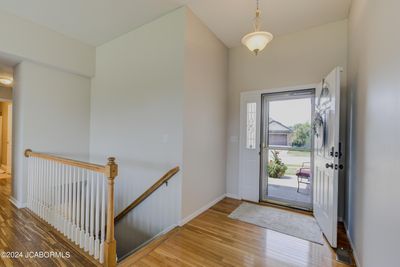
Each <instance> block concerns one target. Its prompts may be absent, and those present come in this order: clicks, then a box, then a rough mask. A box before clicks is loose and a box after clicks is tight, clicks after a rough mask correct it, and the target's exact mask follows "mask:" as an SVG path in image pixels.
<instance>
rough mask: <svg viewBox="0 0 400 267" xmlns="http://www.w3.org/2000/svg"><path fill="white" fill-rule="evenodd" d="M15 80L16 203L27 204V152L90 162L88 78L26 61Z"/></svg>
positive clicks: (21, 65) (14, 164) (15, 73)
mask: <svg viewBox="0 0 400 267" xmlns="http://www.w3.org/2000/svg"><path fill="white" fill-rule="evenodd" d="M14 81H15V84H14V88H13V138H12V140H13V151H12V153H13V155H14V157H13V161H12V165H13V168H12V169H13V174H14V175H13V190H12V198H13V201H14V203H16V204H17V205H24V203H25V202H26V189H27V161H26V159H25V157H24V154H23V153H24V151H25V149H27V148H31V149H33V150H35V151H41V152H46V153H54V154H58V155H61V156H65V157H72V158H75V159H80V160H88V154H89V125H90V79H87V78H85V77H82V76H79V75H74V74H71V73H67V72H63V71H60V70H56V69H52V68H48V67H46V66H43V65H38V64H34V63H31V62H22V63H20V64H18V65H17V67H16V68H15V72H14Z"/></svg>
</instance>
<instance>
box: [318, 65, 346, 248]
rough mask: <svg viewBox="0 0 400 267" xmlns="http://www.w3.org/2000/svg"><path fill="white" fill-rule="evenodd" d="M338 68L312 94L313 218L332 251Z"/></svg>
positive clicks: (337, 165)
mask: <svg viewBox="0 0 400 267" xmlns="http://www.w3.org/2000/svg"><path fill="white" fill-rule="evenodd" d="M340 75H341V68H339V67H337V68H335V69H334V70H333V71H332V72H331V73H329V75H328V76H326V77H325V79H324V80H323V82H321V83H320V84H319V85H318V86H317V88H316V91H315V118H314V122H313V128H314V160H315V162H314V198H313V199H314V203H313V209H314V216H315V218H316V220H317V222H318V224H319V225H320V227H321V229H322V232H323V233H324V235H325V236H326V238H327V240H328V241H329V243H330V244H331V246H332V247H336V246H337V212H338V180H339V175H338V173H339V170H340V169H341V168H342V166H341V165H340V162H339V159H340V156H341V153H342V151H340V150H341V148H340V145H339V123H340V120H339V117H340V113H339V112H340Z"/></svg>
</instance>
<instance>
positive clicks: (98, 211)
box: [94, 173, 100, 259]
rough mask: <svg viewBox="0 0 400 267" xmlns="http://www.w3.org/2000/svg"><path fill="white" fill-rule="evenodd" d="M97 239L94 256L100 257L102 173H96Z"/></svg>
mask: <svg viewBox="0 0 400 267" xmlns="http://www.w3.org/2000/svg"><path fill="white" fill-rule="evenodd" d="M95 224H96V227H95V232H94V233H95V241H94V258H95V259H98V258H99V250H100V240H99V232H100V225H99V224H100V175H99V173H96V219H95Z"/></svg>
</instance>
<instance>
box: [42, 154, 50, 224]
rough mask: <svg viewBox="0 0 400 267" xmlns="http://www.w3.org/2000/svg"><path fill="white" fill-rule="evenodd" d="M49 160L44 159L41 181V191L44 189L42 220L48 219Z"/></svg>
mask: <svg viewBox="0 0 400 267" xmlns="http://www.w3.org/2000/svg"><path fill="white" fill-rule="evenodd" d="M48 167H49V162H48V161H47V160H45V161H44V168H43V172H44V183H43V191H44V220H45V221H49V209H48V203H49V202H48V197H49V195H48V194H49V188H48V185H49V181H48V177H49V176H48V174H49V170H48Z"/></svg>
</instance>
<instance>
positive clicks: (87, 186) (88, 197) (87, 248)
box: [85, 171, 90, 251]
mask: <svg viewBox="0 0 400 267" xmlns="http://www.w3.org/2000/svg"><path fill="white" fill-rule="evenodd" d="M89 175H90V172H89V171H87V172H86V176H85V178H86V208H85V213H86V216H85V217H86V219H85V251H89V247H90V244H89V243H90V235H89V204H90V203H89V201H90V186H89V185H90V180H89Z"/></svg>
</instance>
